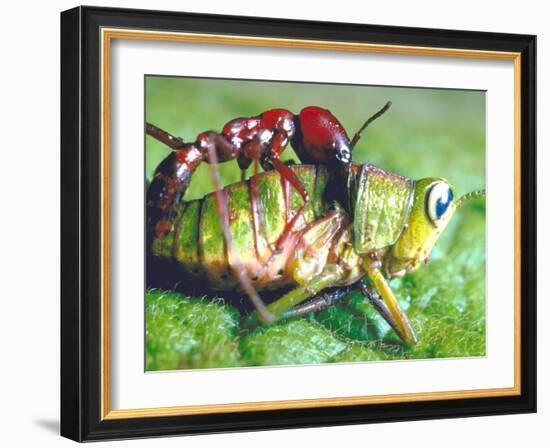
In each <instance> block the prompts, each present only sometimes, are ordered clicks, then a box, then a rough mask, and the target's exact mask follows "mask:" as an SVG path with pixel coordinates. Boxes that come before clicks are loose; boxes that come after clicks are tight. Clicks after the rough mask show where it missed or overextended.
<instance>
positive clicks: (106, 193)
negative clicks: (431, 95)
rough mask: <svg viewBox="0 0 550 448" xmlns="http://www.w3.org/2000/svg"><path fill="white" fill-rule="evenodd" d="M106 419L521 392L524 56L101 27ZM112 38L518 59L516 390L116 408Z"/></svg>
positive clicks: (103, 394)
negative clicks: (112, 326) (112, 286)
mask: <svg viewBox="0 0 550 448" xmlns="http://www.w3.org/2000/svg"><path fill="white" fill-rule="evenodd" d="M100 37H101V91H102V98H101V185H102V188H101V210H102V215H101V266H102V267H101V277H102V278H101V282H102V284H101V340H100V343H101V406H100V410H101V419H102V420H114V419H129V418H144V417H167V416H183V415H199V414H213V413H229V412H247V411H250V412H251V411H264V410H283V409H306V408H314V407H334V406H351V405H365V404H381V403H404V402H420V401H429V400H452V399H465V398H482V397H500V396H511V395H520V394H521V377H520V373H521V365H520V361H521V326H520V325H521V319H520V313H521V265H520V260H521V54H520V53H515V52H500V51H485V50H469V49H460V48H439V47H418V46H403V45H385V44H369V43H353V42H337V41H324V40H306V39H282V38H266V37H251V36H233V35H219V34H200V33H177V32H161V31H146V30H138V29H119V28H102V29H101V36H100ZM113 39H130V40H146V41H165V42H185V43H198V44H212V45H238V46H255V47H276V48H295V49H310V50H324V51H346V52H365V53H382V54H388V55H391V54H398V55H411V56H434V57H453V58H470V59H490V60H505V61H513V63H514V188H515V190H514V191H515V195H514V284H515V288H514V386H513V387H507V388H492V389H475V390H457V391H443V392H422V393H405V394H392V395H368V396H354V397H336V398H316V399H303V400H280V401H263V402H243V403H227V404H209V405H187V406H171V407H154V408H140V409H111V407H110V402H111V387H110V378H111V368H110V359H111V358H110V357H111V348H110V175H111V172H110V154H111V147H110V126H111V117H110V98H111V93H110V63H111V42H112V40H113Z"/></svg>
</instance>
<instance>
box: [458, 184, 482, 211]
mask: <svg viewBox="0 0 550 448" xmlns="http://www.w3.org/2000/svg"><path fill="white" fill-rule="evenodd" d="M483 198H485V189H482V190H474V191H470V192H469V193H466V194H463V195H462V196H461V197H460V199H459V200H458V201H457V202H456V209H457V210H458V209H459V208H460V207H462V206H463V205H464V204H465V203H466V202H468V201H471V200H472V199H483Z"/></svg>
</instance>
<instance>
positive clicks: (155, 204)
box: [147, 106, 485, 345]
mask: <svg viewBox="0 0 550 448" xmlns="http://www.w3.org/2000/svg"><path fill="white" fill-rule="evenodd" d="M386 109H387V106H386ZM276 111H281V110H280V109H277V110H276ZM327 112H328V111H327ZM379 115H381V113H380V112H379V113H378V114H377V115H375V116H373V117H374V118H376V116H379ZM372 119H373V118H372V117H371V119H369V120H370V121H372ZM241 120H243V119H241ZM369 120H367V122H366V123H365V125H364V126H363V127H362V128H361V130H360V131H359V132H358V133H357V134H356V135H355V137H354V138H353V140H349V139H348V140H347V144H348V146H347V149H348V150H349V152H351V150H352V149H353V146H354V145H355V143H356V142H357V140H358V138H359V135H360V132H361V131H362V130H364V128H365V127H366V125H367V124H368V123H370V121H369ZM230 123H232V122H230ZM226 127H227V126H226ZM249 127H250V126H249ZM302 128H305V126H304V125H303V124H302ZM342 129H343V128H342ZM224 130H225V128H224ZM340 131H341V130H339V132H340ZM147 133H148V134H149V135H151V136H153V137H155V138H157V139H159V140H161V141H162V142H164V143H166V144H167V145H169V146H170V147H171V148H172V149H173V152H172V153H171V154H170V155H169V156H168V157H167V158H166V159H165V160H164V161H163V162H162V163H161V164H160V165H159V166H158V168H157V170H156V171H155V175H154V179H153V182H152V184H151V186H150V187H149V190H148V196H147V215H148V250H149V251H150V252H151V253H152V254H153V255H154V256H157V257H160V258H162V259H165V260H169V261H171V262H174V263H176V264H177V265H178V266H179V267H180V268H181V272H182V276H183V277H184V278H187V279H189V280H190V281H192V282H195V283H196V282H200V283H204V284H206V285H208V288H210V289H212V290H215V291H235V290H239V291H243V292H245V293H246V294H247V295H248V296H249V297H250V299H251V300H252V303H253V304H254V306H255V308H256V313H254V314H253V315H252V316H250V317H249V319H248V324H255V323H256V322H257V320H258V319H259V321H261V322H262V323H269V322H273V321H276V320H279V319H281V318H285V317H289V316H296V315H301V314H304V313H306V312H309V311H316V310H319V309H321V308H322V307H324V306H327V305H329V304H331V303H332V302H334V301H336V300H338V299H340V298H341V297H342V296H343V295H345V294H342V292H347V291H349V290H350V287H356V286H357V285H359V286H360V287H361V289H362V290H363V291H364V292H365V294H366V295H367V297H368V298H369V299H370V301H371V303H372V304H373V305H374V306H375V307H376V309H377V310H378V311H379V312H380V313H381V314H382V316H383V317H384V318H385V320H386V321H387V322H388V323H389V324H390V325H391V326H392V328H393V329H394V330H395V332H396V333H397V334H398V336H399V337H400V338H401V339H402V340H403V341H404V342H405V343H406V344H408V345H414V344H415V343H416V342H417V337H416V335H415V331H414V329H413V327H412V325H411V323H410V321H409V319H408V317H407V315H406V314H405V312H404V311H403V310H402V308H401V307H400V305H399V302H398V301H397V299H396V297H395V295H394V294H393V292H392V290H391V287H390V285H389V280H390V279H392V278H395V277H400V276H403V275H405V274H406V273H410V272H414V271H416V270H417V269H418V268H419V267H420V266H421V264H422V263H425V262H427V261H428V260H429V256H430V252H431V250H432V248H433V246H434V244H435V243H436V241H437V240H438V238H439V236H440V235H441V233H442V232H443V230H444V229H445V227H446V226H447V224H448V223H449V221H450V220H451V218H452V217H453V215H454V213H455V212H456V211H457V210H459V209H460V207H461V206H462V205H463V204H464V203H466V202H467V201H469V200H471V199H474V198H479V197H484V194H485V192H484V190H478V191H473V192H470V193H468V194H465V195H464V196H462V197H461V198H460V199H458V200H456V199H455V198H456V197H457V195H456V191H455V189H454V187H453V186H452V185H451V184H450V183H449V182H448V181H447V180H445V179H442V178H437V177H429V178H424V179H420V180H412V179H409V178H406V177H403V176H400V175H397V174H394V173H390V172H387V171H384V170H382V169H380V168H377V167H375V166H373V165H370V164H363V165H359V164H355V163H351V161H350V160H349V157H347V158H345V157H344V158H338V157H337V158H336V159H338V160H340V162H342V161H343V163H344V168H345V169H344V170H341V169H334V165H337V164H336V159H334V160H332V161H331V160H328V161H325V163H320V164H314V165H308V164H304V165H291V166H288V165H285V168H284V169H283V168H282V167H281V166H280V165H277V169H272V166H270V165H269V164H266V166H264V169H268V171H264V172H262V173H256V174H254V175H253V176H251V177H250V178H249V179H248V180H246V181H244V180H243V181H241V182H237V183H234V184H231V185H228V186H226V187H225V188H221V187H220V185H219V178H218V176H217V171H216V169H215V165H216V163H218V162H220V161H224V160H229V159H232V158H237V157H240V156H242V155H243V154H244V152H243V151H241V152H238V151H236V150H234V148H233V147H231V146H230V145H229V143H230V142H231V141H230V140H229V139H224V138H225V137H224V134H223V132H222V133H221V134H216V133H213V132H210V133H203V134H201V135H200V136H199V137H198V138H197V141H196V142H194V143H188V144H186V143H183V142H182V141H181V140H180V139H178V138H175V137H173V136H171V135H170V134H168V133H167V132H165V131H162V130H160V129H158V128H156V127H155V126H152V125H149V124H148V125H147ZM289 134H290V131H289ZM303 134H304V133H302V136H301V137H300V138H302V139H304V140H305V139H306V138H308V136H307V135H306V136H304V135H303ZM293 135H294V134H291V135H290V141H291V142H292V145H293V147H294V148H295V149H296V148H298V149H300V145H302V148H303V147H306V144H307V141H306V142H305V143H304V142H295V140H294V139H293V138H292V137H293ZM346 137H347V135H346ZM220 138H221V139H220ZM233 141H235V140H233ZM228 142H229V143H228ZM250 142H251V143H249V144H248V147H246V145H245V146H244V148H245V149H246V150H247V151H248V152H249V153H252V151H251V148H250V147H251V145H253V144H254V145H256V149H258V148H259V149H260V150H261V147H260V146H259V145H260V143H261V141H260V140H258V139H256V140H250ZM344 143H346V142H345V140H344ZM270 144H271V143H270V142H268V143H267V144H266V146H267V147H269V145H270ZM332 147H334V145H332ZM252 149H254V148H252ZM314 149H315V148H314ZM296 152H297V153H298V154H299V155H300V151H299V150H298V151H296ZM220 155H221V156H222V157H221V160H220ZM258 159H261V151H259V156H257V158H256V159H255V160H258ZM301 159H302V161H304V159H306V160H307V157H301ZM202 161H207V162H208V163H210V164H211V166H212V167H213V169H212V172H213V176H214V180H215V184H216V191H215V192H213V193H211V194H208V195H206V196H204V197H203V198H202V199H198V200H192V201H185V200H183V197H184V194H185V191H186V189H187V187H188V185H189V182H190V179H191V175H192V173H193V171H194V170H195V169H196V167H197V166H198V164H199V163H200V162H202ZM339 167H340V168H341V165H340V166H339ZM270 168H271V169H270ZM285 169H286V170H288V172H286V171H285ZM289 172H290V174H289ZM285 173H286V174H285ZM366 278H368V279H370V282H371V283H370V286H367V285H366V283H365V281H364V280H365V279H366ZM285 288H286V289H289V288H291V289H290V290H289V291H288V292H286V293H284V294H283V295H282V297H280V298H279V299H277V300H275V301H274V302H273V303H271V304H269V305H267V306H266V305H265V304H264V302H263V301H262V299H261V298H260V297H259V295H258V291H262V290H280V289H285ZM327 291H328V292H327ZM308 300H309V301H308Z"/></svg>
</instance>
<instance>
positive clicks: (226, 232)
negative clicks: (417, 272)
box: [207, 145, 274, 323]
mask: <svg viewBox="0 0 550 448" xmlns="http://www.w3.org/2000/svg"><path fill="white" fill-rule="evenodd" d="M216 149H217V148H216V147H215V146H214V145H209V146H208V147H207V151H208V161H209V163H210V167H211V170H210V172H211V175H212V180H213V182H214V187H215V197H216V206H217V209H218V213H219V215H220V221H221V227H222V232H223V237H224V239H225V242H226V245H227V252H228V260H232V261H231V262H230V267H231V269H232V270H233V272H234V274H235V276H236V277H237V279H238V280H239V283H240V284H241V286H242V288H243V289H244V291H245V292H246V294H247V295H248V297H249V298H250V300H251V302H252V304H253V305H254V307H255V308H256V311H257V312H258V316H259V317H260V320H261V321H262V322H263V323H268V322H272V321H273V320H274V316H273V314H272V313H271V312H270V311H269V310H268V309H267V308H266V306H265V304H264V302H263V301H262V299H261V298H260V296H259V295H258V292H257V291H256V289H255V288H254V286H252V283H251V282H250V279H249V278H248V275H247V272H246V269H245V267H244V266H243V265H242V264H241V262H240V261H239V258H238V257H236V256H233V255H232V254H234V249H233V237H232V236H231V231H230V229H229V213H228V210H227V198H226V195H225V194H224V191H223V190H222V188H221V182H220V176H219V172H218V170H217V167H216V164H217V162H218V159H217V154H216V152H217V151H216Z"/></svg>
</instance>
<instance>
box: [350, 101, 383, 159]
mask: <svg viewBox="0 0 550 448" xmlns="http://www.w3.org/2000/svg"><path fill="white" fill-rule="evenodd" d="M390 106H391V101H388V102H387V103H386V104H385V105H384V107H383V108H382V109H380V110H379V111H378V112H376V113H375V114H374V115H373V116H372V117H370V118H369V119H368V120H367V121H365V123H364V124H363V126H361V129H359V130H358V131H357V132H356V133H355V135H354V136H353V139H352V140H351V144H350V146H351V149H353V148H355V145H356V144H357V142H358V141H359V139H360V138H361V133H362V132H363V131H364V130H365V129H366V128H367V126H368V125H369V124H371V123H372V122H373V121H374V120H376V119H377V118H379V117H380V116H381V115H383V114H384V112H386V111H387V110H388V109H389V108H390Z"/></svg>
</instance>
